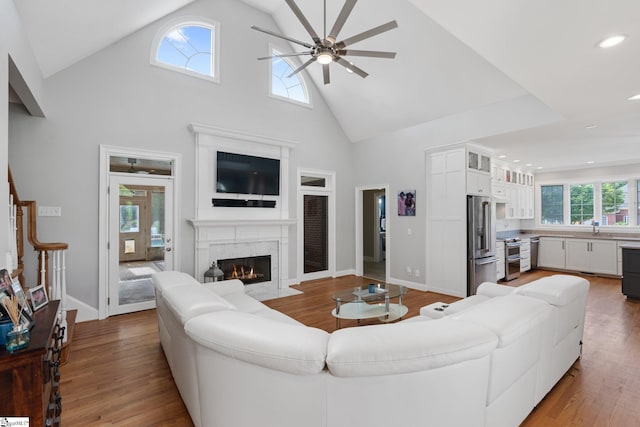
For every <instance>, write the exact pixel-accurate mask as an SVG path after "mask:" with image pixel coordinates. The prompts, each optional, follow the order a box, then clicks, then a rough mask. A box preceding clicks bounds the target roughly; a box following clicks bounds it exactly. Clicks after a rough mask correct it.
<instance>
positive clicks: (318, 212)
mask: <svg viewBox="0 0 640 427" xmlns="http://www.w3.org/2000/svg"><path fill="white" fill-rule="evenodd" d="M298 212H300V214H301V217H302V225H301V227H298V278H299V281H300V282H302V281H306V280H315V279H320V278H324V277H333V276H334V275H335V173H334V172H328V171H316V170H302V169H300V170H298Z"/></svg>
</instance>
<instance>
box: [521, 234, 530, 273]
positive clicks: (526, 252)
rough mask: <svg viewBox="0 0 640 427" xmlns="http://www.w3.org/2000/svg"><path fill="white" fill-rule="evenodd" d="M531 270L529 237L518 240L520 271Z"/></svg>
mask: <svg viewBox="0 0 640 427" xmlns="http://www.w3.org/2000/svg"><path fill="white" fill-rule="evenodd" d="M529 270H531V239H529V238H528V237H527V238H524V239H522V240H521V241H520V272H525V271H529Z"/></svg>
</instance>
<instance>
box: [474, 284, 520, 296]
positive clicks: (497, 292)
mask: <svg viewBox="0 0 640 427" xmlns="http://www.w3.org/2000/svg"><path fill="white" fill-rule="evenodd" d="M515 289H516V288H513V287H511V286H508V285H499V284H497V283H492V282H482V283H480V285H479V286H478V289H477V290H476V294H478V295H484V296H487V297H490V298H493V297H502V296H505V295H509V294H510V293H513V291H515Z"/></svg>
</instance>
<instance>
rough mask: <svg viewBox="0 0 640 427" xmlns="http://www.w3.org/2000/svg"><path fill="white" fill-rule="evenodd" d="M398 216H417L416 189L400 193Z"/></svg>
mask: <svg viewBox="0 0 640 427" xmlns="http://www.w3.org/2000/svg"><path fill="white" fill-rule="evenodd" d="M398 216H416V190H405V191H400V192H399V193H398Z"/></svg>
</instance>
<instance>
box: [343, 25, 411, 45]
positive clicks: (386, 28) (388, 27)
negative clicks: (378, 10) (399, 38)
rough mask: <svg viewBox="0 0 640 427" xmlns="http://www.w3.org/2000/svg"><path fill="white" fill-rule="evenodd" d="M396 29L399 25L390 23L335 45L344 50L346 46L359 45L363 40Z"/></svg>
mask: <svg viewBox="0 0 640 427" xmlns="http://www.w3.org/2000/svg"><path fill="white" fill-rule="evenodd" d="M394 28H398V23H397V22H396V21H390V22H387V23H386V24H382V25H380V26H378V27H375V28H372V29H370V30H367V31H364V32H362V33H360V34H356V35H355V36H353V37H349V38H348V39H344V40H342V41H341V42H338V43H336V44H335V47H336V48H337V49H342V48H344V47H346V46H349V45H352V44H355V43H358V42H360V41H362V40H365V39H368V38H370V37H373V36H377V35H378V34H382V33H384V32H385V31H389V30H393V29H394Z"/></svg>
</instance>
